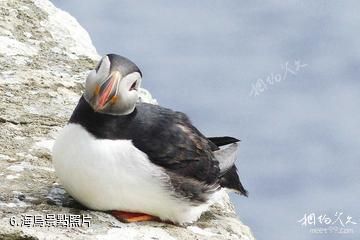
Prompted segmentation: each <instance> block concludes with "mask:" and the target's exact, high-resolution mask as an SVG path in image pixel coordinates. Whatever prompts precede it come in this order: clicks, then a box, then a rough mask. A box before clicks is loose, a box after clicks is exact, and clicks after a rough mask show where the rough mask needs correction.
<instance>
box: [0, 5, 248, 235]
mask: <svg viewBox="0 0 360 240" xmlns="http://www.w3.org/2000/svg"><path fill="white" fill-rule="evenodd" d="M98 59H99V56H98V54H97V52H96V50H95V48H94V47H93V45H92V43H91V40H90V37H89V35H88V34H87V32H86V31H85V30H84V29H83V28H81V26H80V25H79V24H78V22H77V21H76V20H75V19H74V18H73V17H72V16H70V15H69V14H68V13H66V12H64V11H61V10H59V9H57V8H55V7H54V6H53V5H52V4H51V3H50V2H49V1H47V0H8V1H0V97H1V101H0V138H1V141H0V192H1V195H0V239H151V240H155V239H158V240H160V239H254V238H253V236H252V234H251V232H250V230H249V228H248V227H247V226H245V225H243V224H242V223H241V222H240V221H239V220H238V219H237V217H236V215H235V212H234V209H233V206H232V205H231V203H230V201H229V197H228V195H227V194H226V193H225V192H224V193H223V197H222V199H221V200H220V201H219V203H217V204H215V205H214V206H213V207H212V208H211V211H209V212H206V213H205V214H203V216H202V217H201V219H200V220H199V221H198V222H197V223H196V224H194V225H192V226H188V227H179V226H174V225H170V224H166V223H157V222H147V223H140V224H124V223H120V222H119V221H117V220H116V219H115V218H113V217H112V216H111V215H109V214H107V213H104V212H96V211H90V210H87V209H85V208H83V207H82V206H81V205H79V204H78V203H77V202H76V201H74V200H73V199H72V198H71V197H70V196H69V195H68V194H67V193H66V192H65V190H64V189H63V188H62V187H61V185H59V184H58V183H57V179H56V176H55V172H54V168H53V166H52V163H51V147H52V144H53V142H54V139H55V137H56V133H57V132H58V130H59V129H60V128H61V127H62V126H64V125H65V124H66V122H67V120H68V118H69V116H70V114H71V112H72V111H73V109H74V107H75V106H76V104H77V101H78V99H79V97H80V95H81V92H82V91H83V84H84V79H85V77H86V74H87V72H88V70H89V69H91V68H93V67H94V65H95V63H96V61H97V60H98ZM142 91H143V95H142V101H148V102H152V103H156V100H155V99H153V98H152V97H151V95H150V93H148V92H147V91H146V90H142ZM89 223H90V226H88V225H89ZM54 224H56V226H54ZM66 224H69V225H72V226H73V227H69V226H66ZM34 225H36V226H34ZM45 225H46V226H45ZM61 225H62V226H61ZM79 225H80V226H79Z"/></svg>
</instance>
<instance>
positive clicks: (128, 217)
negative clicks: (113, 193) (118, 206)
mask: <svg viewBox="0 0 360 240" xmlns="http://www.w3.org/2000/svg"><path fill="white" fill-rule="evenodd" d="M111 215H113V216H114V217H116V218H117V219H118V220H119V221H121V222H124V223H132V222H145V221H160V219H159V218H157V217H155V216H152V215H148V214H145V213H131V212H123V211H111Z"/></svg>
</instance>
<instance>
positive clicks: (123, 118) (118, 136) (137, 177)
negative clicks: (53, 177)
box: [53, 54, 247, 225]
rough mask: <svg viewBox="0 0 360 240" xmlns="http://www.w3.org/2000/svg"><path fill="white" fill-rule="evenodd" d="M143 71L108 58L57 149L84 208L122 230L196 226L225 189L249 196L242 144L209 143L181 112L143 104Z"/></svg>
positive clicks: (59, 165)
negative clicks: (148, 224) (152, 223)
mask: <svg viewBox="0 0 360 240" xmlns="http://www.w3.org/2000/svg"><path fill="white" fill-rule="evenodd" d="M141 80H142V73H141V71H140V69H139V68H138V67H137V66H136V65H135V64H134V63H133V62H132V61H130V60H129V59H127V58H124V57H122V56H119V55H115V54H108V55H106V56H104V57H103V58H102V59H101V60H100V62H99V63H98V65H97V66H96V68H95V69H94V70H92V71H91V72H90V73H89V75H88V77H87V79H86V84H85V93H84V94H83V96H82V97H81V98H80V100H79V103H78V105H77V106H76V108H75V110H74V112H73V114H72V116H71V118H70V120H69V122H68V124H67V125H66V126H65V127H64V128H63V129H62V130H61V131H60V133H59V135H58V137H57V139H56V141H55V144H54V147H53V163H54V167H55V170H56V174H57V176H58V177H59V179H60V182H61V183H62V185H63V186H64V188H65V189H66V191H67V192H68V193H69V194H70V195H71V196H72V197H74V198H75V199H76V200H77V201H79V202H80V203H81V204H83V205H84V206H86V207H88V208H90V209H94V210H100V211H111V213H112V214H113V215H114V216H115V217H117V218H118V219H120V220H121V221H124V222H136V221H146V220H155V219H157V220H162V221H170V222H173V223H175V224H181V225H182V224H187V223H192V222H194V221H196V220H198V219H199V217H200V215H201V214H202V213H203V212H204V211H206V210H207V209H208V207H209V205H210V204H211V203H212V201H213V199H214V198H215V196H216V194H217V193H218V192H219V190H220V189H221V188H227V189H231V190H234V191H236V192H237V193H240V194H242V195H245V196H246V195H247V191H246V190H245V189H244V187H243V186H242V184H241V182H240V180H239V176H238V174H237V169H236V167H235V165H234V162H235V160H236V155H237V154H236V153H237V148H238V142H239V140H238V139H236V138H232V137H214V138H207V137H205V136H204V135H203V134H202V133H201V132H200V131H199V130H198V129H196V128H195V127H194V126H193V125H192V124H191V122H190V120H189V118H188V117H187V116H186V115H185V114H184V113H181V112H177V111H173V110H170V109H168V108H164V107H161V106H158V105H153V104H148V103H144V102H139V101H138V99H139V87H140V84H141Z"/></svg>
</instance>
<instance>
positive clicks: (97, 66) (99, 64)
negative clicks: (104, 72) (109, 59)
mask: <svg viewBox="0 0 360 240" xmlns="http://www.w3.org/2000/svg"><path fill="white" fill-rule="evenodd" d="M102 61H103V58H102V59H101V60H100V62H99V63H98V64H97V65H96V67H95V71H96V73H97V72H98V71H99V68H100V66H101V64H102Z"/></svg>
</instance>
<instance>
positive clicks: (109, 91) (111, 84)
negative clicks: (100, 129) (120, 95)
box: [95, 71, 120, 111]
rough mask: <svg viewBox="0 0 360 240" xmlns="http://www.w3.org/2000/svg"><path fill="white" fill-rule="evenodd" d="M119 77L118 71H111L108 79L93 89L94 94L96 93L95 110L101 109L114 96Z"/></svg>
mask: <svg viewBox="0 0 360 240" xmlns="http://www.w3.org/2000/svg"><path fill="white" fill-rule="evenodd" d="M119 79H120V73H119V72H118V71H115V72H112V73H111V75H110V77H109V78H108V80H106V81H105V82H104V83H103V84H102V85H101V86H100V87H98V88H97V89H96V90H95V91H96V93H95V94H96V95H98V101H97V105H96V111H99V110H101V109H103V108H104V106H105V105H106V104H107V103H108V102H109V101H110V100H111V99H113V98H114V97H115V98H116V96H115V94H116V88H117V85H118V81H119Z"/></svg>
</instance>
